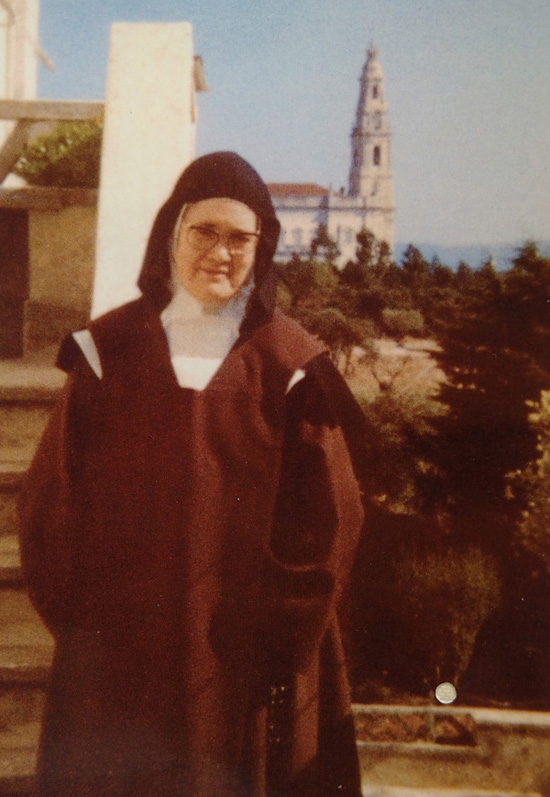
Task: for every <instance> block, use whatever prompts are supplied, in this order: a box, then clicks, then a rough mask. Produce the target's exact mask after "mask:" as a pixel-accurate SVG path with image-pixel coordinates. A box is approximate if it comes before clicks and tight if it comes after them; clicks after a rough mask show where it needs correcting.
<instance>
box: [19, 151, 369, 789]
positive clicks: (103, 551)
mask: <svg viewBox="0 0 550 797" xmlns="http://www.w3.org/2000/svg"><path fill="white" fill-rule="evenodd" d="M212 159H214V161H213V160H212ZM216 159H217V160H216ZM201 161H202V180H203V183H202V185H204V184H206V185H207V186H208V185H209V182H208V180H209V179H210V182H212V183H216V186H215V187H214V188H206V189H205V188H204V187H203V188H200V185H199V188H198V189H197V188H196V187H193V186H194V183H193V180H192V179H191V178H190V177H189V172H191V177H193V174H194V179H195V181H196V178H197V172H200V171H201V170H200V169H199V167H197V166H196V165H192V166H191V167H190V168H189V169H188V170H187V176H186V173H184V175H183V176H182V178H180V182H179V183H178V185H177V186H176V189H175V191H174V194H173V196H172V198H171V200H169V202H168V203H167V204H166V205H165V206H164V207H163V209H161V212H160V213H159V217H157V223H156V232H155V227H154V228H153V233H152V235H151V239H150V244H149V249H148V254H147V255H146V261H145V265H144V270H143V272H142V278H141V281H140V285H141V287H142V291H143V294H144V295H143V297H142V298H141V299H139V300H137V301H136V302H133V303H131V304H129V305H125V306H124V307H122V308H119V309H118V310H115V311H113V312H112V313H110V314H108V315H107V316H104V317H103V318H101V319H99V320H97V321H95V322H93V323H92V324H91V326H90V330H91V333H92V336H93V339H94V341H95V343H96V346H97V349H98V351H99V355H100V359H101V365H102V370H103V375H102V378H101V379H100V378H98V377H97V376H96V375H95V374H94V372H93V371H92V369H91V368H90V366H89V365H88V362H87V361H86V359H85V358H84V357H83V356H82V355H81V354H79V352H78V351H77V349H76V347H73V346H72V344H71V343H68V344H66V346H65V347H64V350H63V353H62V358H61V359H62V364H63V365H64V367H65V368H66V369H67V370H68V371H69V376H68V381H67V385H66V387H65V389H64V392H63V395H62V397H61V400H60V402H59V403H58V405H57V407H56V409H55V411H54V413H53V416H52V418H51V421H50V424H49V426H48V428H47V430H46V433H45V435H44V438H43V440H42V443H41V446H40V448H39V450H38V452H37V454H36V457H35V460H34V463H33V465H32V467H31V470H30V472H29V475H28V478H27V481H26V486H25V489H24V491H23V497H22V503H21V517H22V553H23V565H24V569H25V572H26V576H27V580H28V584H29V589H30V593H31V597H32V598H33V600H34V602H35V605H36V607H37V608H38V610H39V611H40V613H41V614H42V616H43V618H44V620H45V621H46V623H47V624H48V626H49V627H50V629H51V630H52V632H53V633H54V636H55V639H56V653H55V661H54V667H53V674H52V680H51V685H50V691H49V700H48V706H47V710H46V715H45V718H44V725H43V734H42V743H41V754H40V765H39V770H40V772H39V780H40V789H41V791H40V793H41V794H42V795H52V796H53V795H59V796H60V797H61V796H64V795H126V796H127V797H130V795H132V796H135V797H139V796H140V795H143V796H145V795H150V796H151V797H153V796H155V797H157V796H158V797H163V795H166V797H168V796H169V795H197V797H202V796H203V795H204V797H210V796H211V795H212V796H214V795H220V797H222V796H225V795H227V796H228V797H229V796H230V795H235V797H237V795H245V796H246V795H250V796H252V795H258V797H260V796H261V795H266V794H271V795H287V794H288V795H291V794H295V795H299V794H301V795H331V794H348V795H349V794H353V795H359V794H360V786H359V777H358V767H357V759H356V752H355V742H354V736H353V724H352V720H351V713H350V704H349V695H348V688H347V681H346V674H345V665H344V659H343V654H342V649H341V644H340V639H339V632H338V625H337V621H336V606H337V602H338V598H339V596H340V595H341V592H342V589H343V587H344V585H345V581H346V578H347V576H348V573H349V570H350V567H351V564H352V559H353V554H354V550H355V546H356V543H357V538H358V535H359V532H360V528H361V524H362V509H361V503H360V498H359V491H358V488H357V483H356V480H355V477H354V473H353V469H352V463H351V460H350V456H349V454H348V450H347V448H346V444H345V438H344V434H343V431H342V428H341V421H340V418H339V416H338V412H337V411H336V409H335V401H334V399H333V398H332V397H331V395H330V385H331V383H332V384H334V385H335V389H336V390H337V391H340V392H341V391H342V390H343V386H342V385H341V383H340V382H339V377H338V374H337V373H336V372H335V371H334V370H333V369H332V366H331V365H330V363H329V362H328V358H327V357H326V355H325V354H324V353H323V351H322V347H321V346H320V345H319V344H318V343H317V341H315V340H314V339H313V338H311V337H310V336H309V335H308V334H307V333H305V332H304V331H303V330H302V329H301V328H300V327H299V326H298V325H297V324H296V323H295V322H293V321H291V320H290V319H288V318H286V317H285V316H284V315H283V314H282V313H280V312H279V311H277V310H273V307H272V306H270V302H269V298H268V297H269V291H268V290H267V288H266V286H268V285H269V278H270V267H271V257H272V254H273V252H272V248H273V240H272V238H273V236H272V237H271V239H270V228H269V221H270V219H271V223H272V230H271V232H274V231H275V230H276V222H274V221H273V218H272V217H271V216H270V214H271V211H270V210H269V206H268V204H267V201H264V197H263V194H262V193H261V192H262V188H261V186H263V184H261V185H259V184H257V183H256V184H254V185H253V191H252V193H251V194H246V197H244V196H243V192H244V191H250V183H251V182H253V181H254V180H255V179H256V178H257V175H255V172H253V170H252V169H251V167H249V166H248V164H246V163H245V162H244V161H242V160H241V159H238V157H237V156H234V155H230V154H227V153H217V154H216V155H215V156H206V157H205V158H203V159H199V161H196V162H195V164H197V163H198V164H200V163H201ZM243 164H244V165H243ZM212 167H215V168H214V169H213V168H212ZM193 169H195V172H194V173H193ZM224 169H225V172H231V174H230V179H229V178H228V179H226V180H225V182H224V174H225V172H224ZM212 172H214V177H212V176H211V175H212ZM220 172H221V176H220ZM199 176H200V175H199ZM257 180H258V181H259V178H257ZM199 183H200V181H199ZM243 186H244V187H243ZM201 190H202V192H203V195H204V193H205V192H206V193H207V195H209V196H215V195H219V196H230V197H233V198H236V199H239V200H240V201H245V202H246V203H247V204H249V206H251V207H252V209H253V210H255V212H256V213H257V214H258V215H259V216H260V217H261V219H262V235H263V237H264V240H263V241H262V242H261V243H262V246H263V248H261V249H260V253H259V255H258V262H257V263H256V266H255V284H256V289H255V294H254V296H253V301H252V303H251V310H250V312H249V313H248V315H247V316H246V317H245V320H244V322H243V325H242V327H241V336H240V338H239V340H238V342H237V344H236V345H235V346H234V348H233V349H232V351H231V352H230V353H229V355H228V356H227V358H226V359H225V360H224V362H223V364H222V366H221V368H220V370H219V371H218V372H217V373H216V375H215V376H214V378H213V379H212V381H211V382H210V384H209V385H208V386H207V388H206V389H205V390H203V391H194V390H190V389H184V388H181V387H180V386H179V385H178V383H177V380H176V378H175V374H174V371H173V369H172V366H171V362H170V353H169V348H168V343H167V340H166V336H165V333H164V330H163V328H162V325H161V323H160V319H159V307H162V304H163V303H166V297H164V298H163V294H162V291H161V290H160V288H159V286H161V287H162V285H163V284H164V285H166V284H167V281H168V276H167V274H166V264H165V262H164V260H163V258H161V257H160V256H159V255H158V251H160V246H159V243H160V242H161V241H160V239H163V242H164V250H166V249H167V248H168V243H167V242H168V235H167V234H166V231H167V230H168V229H170V226H171V225H173V219H174V218H175V216H177V211H178V209H179V208H181V205H182V204H183V203H184V202H188V201H196V199H200V198H203V196H201V194H200V191H201ZM197 191H198V192H199V193H197ZM213 191H218V192H220V193H218V194H215V193H212V192H213ZM193 192H194V193H193ZM208 192H210V193H208ZM256 194H257V195H258V196H256ZM258 197H259V198H258ZM170 203H171V204H170ZM269 204H270V203H269ZM167 207H169V209H170V212H169V213H167V212H166V208H167ZM163 212H164V214H165V216H164V219H163V216H162V214H163ZM159 218H160V219H161V220H162V219H163V220H162V224H161V225H160V227H161V229H160V232H159ZM155 247H157V250H155ZM164 250H163V251H164ZM155 251H157V254H155ZM159 263H160V265H159ZM159 273H160V274H161V275H164V277H163V278H164V283H163V282H162V280H159V279H158V275H159ZM144 275H145V276H144ZM151 275H152V277H151ZM155 280H156V283H155ZM266 297H267V298H266ZM254 302H255V304H254ZM296 369H303V370H304V371H305V374H306V375H305V378H303V379H302V380H301V382H299V383H298V384H297V385H296V386H295V387H294V388H293V389H292V390H291V391H290V393H289V394H288V395H287V394H286V391H287V386H288V383H289V380H290V378H291V377H292V375H293V373H294V372H295V371H296ZM327 386H328V387H327ZM340 394H341V395H343V393H340Z"/></svg>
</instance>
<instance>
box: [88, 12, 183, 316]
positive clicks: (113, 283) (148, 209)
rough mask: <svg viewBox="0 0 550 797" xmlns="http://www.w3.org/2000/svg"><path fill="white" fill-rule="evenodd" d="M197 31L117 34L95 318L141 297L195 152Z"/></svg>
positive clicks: (179, 28)
mask: <svg viewBox="0 0 550 797" xmlns="http://www.w3.org/2000/svg"><path fill="white" fill-rule="evenodd" d="M195 115H196V111H195V82H194V76H193V42H192V29H191V25H190V24H189V23H187V22H178V23H116V24H115V25H113V26H112V29H111V41H110V51H109V68H108V76H107V92H106V102H105V122H104V130H103V148H102V154H101V177H100V188H99V211H98V229H97V242H96V253H97V254H96V273H95V279H94V290H93V300H92V317H96V316H98V315H101V314H102V313H104V312H107V311H108V310H110V309H112V308H113V307H117V306H119V305H121V304H123V303H124V302H127V301H130V300H132V299H134V298H136V297H137V296H138V295H139V291H138V289H137V287H136V281H137V278H138V275H139V271H140V268H141V262H142V258H143V254H144V251H145V246H146V243H147V239H148V236H149V232H150V230H151V226H152V223H153V220H154V217H155V215H156V213H157V211H158V209H159V207H160V206H161V204H162V203H163V202H164V200H165V199H166V198H167V197H168V195H169V194H170V192H171V190H172V188H173V186H174V183H175V181H176V179H177V177H178V176H179V174H180V172H181V171H182V170H183V168H184V167H185V166H186V165H187V164H188V163H189V161H190V160H192V158H193V157H194V150H195Z"/></svg>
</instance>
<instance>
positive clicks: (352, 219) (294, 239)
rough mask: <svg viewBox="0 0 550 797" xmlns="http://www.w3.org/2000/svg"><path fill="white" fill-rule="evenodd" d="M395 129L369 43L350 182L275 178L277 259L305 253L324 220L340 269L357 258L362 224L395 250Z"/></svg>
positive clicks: (271, 186)
mask: <svg viewBox="0 0 550 797" xmlns="http://www.w3.org/2000/svg"><path fill="white" fill-rule="evenodd" d="M390 147H391V132H390V124H389V119H388V110H387V106H386V100H385V97H384V75H383V73H382V68H381V66H380V62H379V60H378V51H377V50H376V48H375V47H370V48H369V50H368V54H367V60H366V62H365V66H364V67H363V72H362V75H361V81H360V91H359V101H358V103H357V113H356V117H355V124H354V127H353V130H352V134H351V167H350V173H349V187H348V191H347V193H346V192H345V191H344V189H342V190H340V191H339V192H333V191H330V190H329V189H327V188H323V187H322V186H319V185H315V184H313V183H270V184H269V185H268V188H269V191H270V194H271V199H272V201H273V204H274V206H275V210H276V212H277V217H278V219H279V221H280V223H281V227H282V230H281V237H280V239H279V245H278V248H277V259H278V260H279V261H284V260H288V259H290V257H291V256H292V255H293V254H294V253H296V254H298V255H300V256H306V255H307V254H308V253H309V249H310V245H311V242H312V240H313V239H314V238H315V236H316V234H317V232H318V229H319V225H321V224H324V225H325V226H326V228H327V231H328V234H329V235H330V237H331V238H332V239H333V240H334V241H335V242H336V244H337V246H338V249H339V251H340V256H339V257H338V261H337V264H338V266H339V267H340V268H343V266H344V265H345V264H346V263H347V262H348V260H351V259H353V258H354V257H355V250H356V247H357V240H356V235H357V233H358V232H360V231H361V230H362V229H363V228H366V229H367V230H369V231H370V232H372V233H373V234H374V236H375V237H376V238H377V239H378V240H379V241H386V242H387V243H388V245H389V247H390V249H393V242H394V241H393V236H394V231H393V226H394V204H393V184H392V175H391V160H390Z"/></svg>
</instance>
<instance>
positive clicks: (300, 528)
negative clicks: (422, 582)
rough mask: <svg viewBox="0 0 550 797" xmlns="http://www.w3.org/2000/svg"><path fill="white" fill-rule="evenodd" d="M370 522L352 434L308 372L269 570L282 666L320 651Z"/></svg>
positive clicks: (292, 421)
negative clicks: (348, 441)
mask: <svg viewBox="0 0 550 797" xmlns="http://www.w3.org/2000/svg"><path fill="white" fill-rule="evenodd" d="M358 433H360V430H358ZM362 525H363V507H362V501H361V494H360V489H359V486H358V483H357V480H356V477H355V473H354V470H353V465H352V461H351V458H350V454H349V451H348V448H347V445H346V440H345V435H344V433H343V430H342V427H341V424H340V422H339V420H338V417H337V416H336V415H335V413H334V411H333V408H332V407H331V406H330V402H329V401H327V400H326V391H325V389H324V388H323V386H322V385H320V384H319V383H318V382H317V381H316V380H315V379H314V378H313V377H312V376H311V375H308V376H306V377H305V378H304V379H303V380H302V381H301V382H300V383H299V384H297V385H296V386H295V387H294V388H293V390H291V391H290V393H289V395H288V399H287V417H286V428H285V442H284V448H283V457H282V465H281V475H280V485H279V493H278V499H277V504H276V508H275V515H274V522H273V528H272V535H271V546H270V552H269V559H268V563H267V569H266V588H267V589H266V593H267V602H266V608H267V616H266V622H267V624H268V628H269V634H268V635H267V638H268V639H269V647H270V650H269V652H268V655H269V656H270V657H271V660H272V661H273V662H275V667H279V666H282V667H283V668H285V669H286V668H288V667H290V668H291V669H292V670H295V669H298V670H299V669H301V668H302V667H305V666H307V664H308V661H309V660H310V657H311V656H312V655H313V654H314V653H315V651H316V650H317V649H318V647H319V645H320V643H321V641H322V639H323V636H324V634H325V631H326V629H327V627H328V625H329V622H330V620H331V618H333V617H334V612H335V609H336V606H337V603H338V600H339V598H340V597H341V594H342V592H343V590H344V587H345V585H346V582H347V580H348V576H349V573H350V570H351V567H352V563H353V559H354V554H355V549H356V546H357V542H358V539H359V535H360V532H361V529H362Z"/></svg>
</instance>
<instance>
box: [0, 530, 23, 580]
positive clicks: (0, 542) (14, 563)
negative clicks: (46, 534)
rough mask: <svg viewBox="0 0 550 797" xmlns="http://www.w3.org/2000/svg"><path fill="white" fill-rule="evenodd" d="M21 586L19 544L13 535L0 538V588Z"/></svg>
mask: <svg viewBox="0 0 550 797" xmlns="http://www.w3.org/2000/svg"><path fill="white" fill-rule="evenodd" d="M21 584H22V573H21V560H20V557H19V542H18V539H17V536H16V535H15V534H4V535H2V536H0V587H6V586H20V585H21Z"/></svg>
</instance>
